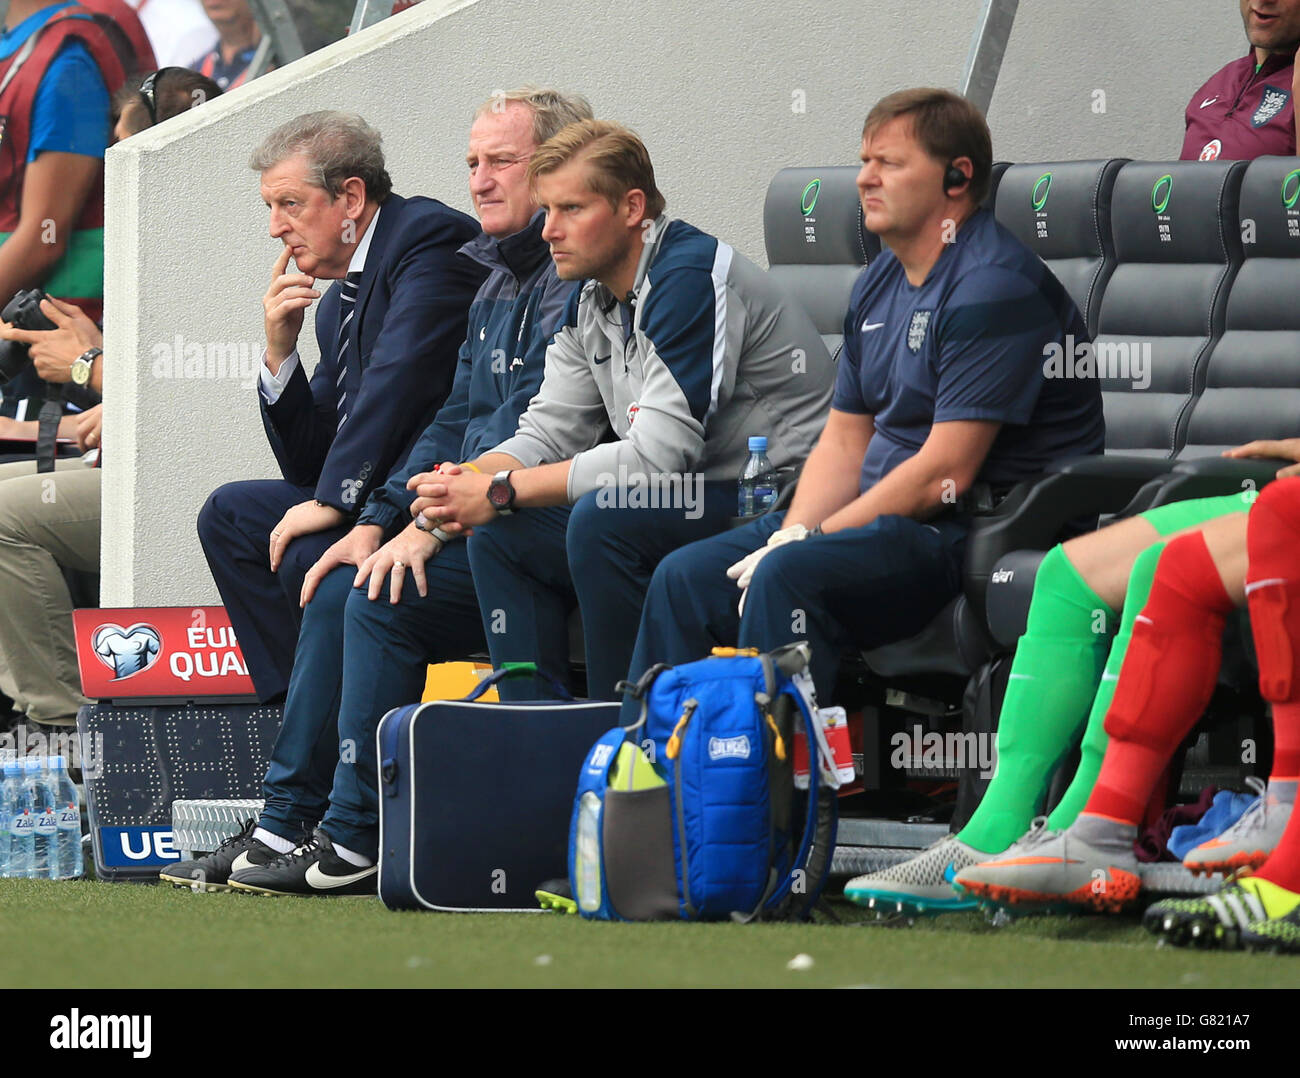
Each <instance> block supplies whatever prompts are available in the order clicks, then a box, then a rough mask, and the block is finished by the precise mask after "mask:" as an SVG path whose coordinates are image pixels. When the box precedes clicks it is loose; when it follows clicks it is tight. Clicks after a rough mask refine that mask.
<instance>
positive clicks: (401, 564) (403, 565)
mask: <svg viewBox="0 0 1300 1078" xmlns="http://www.w3.org/2000/svg"><path fill="white" fill-rule="evenodd" d="M393 568H394V569H405V568H406V562H404V561H396V560H394V561H393Z"/></svg>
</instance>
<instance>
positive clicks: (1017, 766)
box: [957, 546, 1115, 854]
mask: <svg viewBox="0 0 1300 1078" xmlns="http://www.w3.org/2000/svg"><path fill="white" fill-rule="evenodd" d="M1114 622H1115V613H1114V611H1112V610H1111V609H1110V607H1109V606H1107V605H1106V603H1104V602H1103V601H1102V600H1101V598H1100V597H1099V596H1098V595H1097V593H1096V592H1094V591H1093V590H1092V588H1090V587H1089V586H1088V585H1087V584H1086V583H1085V582H1084V579H1083V577H1081V576H1080V575H1079V573H1078V570H1076V569H1075V568H1074V566H1073V565H1071V564H1070V560H1069V558H1067V557H1066V556H1065V552H1064V551H1063V550H1062V549H1061V548H1060V547H1059V546H1057V547H1053V548H1052V549H1051V550H1050V551H1048V553H1047V556H1046V557H1045V558H1044V559H1043V561H1042V563H1041V564H1040V566H1039V568H1038V575H1037V576H1036V577H1035V579H1034V594H1033V598H1032V599H1031V601H1030V604H1029V617H1028V620H1027V623H1026V627H1025V634H1024V636H1022V637H1021V638H1020V642H1019V643H1018V644H1017V645H1016V657H1015V659H1014V660H1013V661H1012V664H1011V676H1010V678H1009V680H1008V681H1007V692H1006V697H1005V699H1004V700H1003V702H1002V712H1001V716H1000V718H999V720H998V741H997V746H998V762H997V767H996V769H995V771H994V773H993V779H992V781H991V782H990V783H989V787H988V790H987V791H986V792H985V794H984V798H983V800H981V801H980V804H979V807H978V808H977V809H976V810H975V814H974V815H973V816H972V817H971V819H970V822H969V823H967V824H966V826H965V827H963V828H962V829H961V832H960V833H959V834H958V836H957V837H958V838H959V839H960V840H961V841H962V842H964V843H966V844H967V845H968V846H973V847H974V848H975V849H977V850H980V851H982V852H984V853H990V854H992V853H1001V852H1002V851H1003V850H1005V849H1006V848H1007V847H1008V846H1010V845H1011V843H1013V842H1014V841H1015V840H1016V839H1018V838H1020V836H1021V835H1023V834H1024V833H1025V832H1026V831H1027V830H1028V829H1029V824H1030V822H1031V821H1032V820H1033V818H1034V816H1035V815H1036V814H1037V813H1038V811H1039V810H1040V808H1041V806H1042V802H1043V797H1044V796H1045V795H1046V793H1047V783H1048V782H1049V781H1050V780H1051V777H1052V774H1053V773H1054V772H1055V770H1056V767H1057V765H1058V763H1059V762H1060V760H1061V758H1062V757H1063V756H1064V755H1065V754H1066V753H1067V752H1068V751H1069V749H1070V747H1071V746H1072V745H1073V744H1074V741H1075V739H1076V738H1077V737H1078V734H1079V730H1080V728H1081V727H1082V726H1083V723H1084V720H1085V719H1086V718H1087V714H1088V706H1089V705H1090V704H1091V703H1092V699H1093V696H1094V694H1095V693H1096V690H1097V680H1098V678H1099V677H1100V676H1101V669H1102V664H1103V663H1104V662H1105V659H1106V651H1107V648H1108V644H1109V641H1110V635H1109V634H1110V633H1111V632H1112V631H1113V629H1114Z"/></svg>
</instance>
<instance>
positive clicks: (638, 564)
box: [469, 482, 736, 700]
mask: <svg viewBox="0 0 1300 1078" xmlns="http://www.w3.org/2000/svg"><path fill="white" fill-rule="evenodd" d="M691 494H692V495H693V496H692V497H691V498H690V500H689V504H687V502H686V501H684V500H679V501H678V506H679V507H677V508H651V507H648V506H642V505H638V503H637V500H636V498H635V497H630V496H628V495H627V494H626V493H625V492H619V491H592V492H591V493H588V494H585V495H584V496H583V497H581V498H579V499H578V501H577V503H576V504H575V505H574V506H573V509H572V511H571V512H570V513H568V514H567V517H568V519H567V521H563V520H561V519H560V518H559V517H555V518H553V519H552V520H551V521H550V522H548V523H547V524H545V525H544V526H543V525H542V524H540V522H537V521H536V519H535V517H534V514H536V513H538V512H539V510H535V509H525V510H522V511H521V512H519V513H515V514H512V515H510V516H505V517H498V518H497V519H496V520H494V521H493V522H492V523H490V524H487V525H485V526H483V527H480V528H476V529H475V531H474V534H473V536H471V537H470V539H469V559H470V565H471V566H472V567H473V570H474V580H475V584H476V587H477V590H478V599H479V607H480V610H481V611H482V615H483V626H484V628H485V629H486V630H487V640H488V648H489V650H490V652H491V655H492V665H493V666H497V667H499V666H500V665H501V663H502V662H503V661H515V662H518V661H528V660H532V661H536V662H537V663H538V665H539V666H541V667H542V668H543V669H546V670H548V671H550V672H551V673H553V674H555V675H556V676H559V677H563V675H564V672H565V670H566V669H567V667H568V631H567V627H566V619H567V615H568V611H569V610H571V609H572V606H573V603H574V602H575V601H576V603H577V605H578V607H579V609H580V610H581V612H582V631H583V638H584V645H585V650H586V661H587V695H588V696H590V697H592V698H593V699H597V700H614V699H617V698H618V694H617V693H616V692H615V691H614V686H615V685H616V684H617V683H618V682H619V681H620V680H621V679H622V678H623V677H624V675H625V674H626V673H627V670H628V663H629V661H630V660H631V657H632V647H633V644H634V643H635V641H636V631H637V624H638V622H639V620H640V617H641V605H642V603H643V602H644V600H645V593H646V588H647V587H648V586H649V584H650V578H651V575H652V574H653V573H654V571H655V566H657V565H658V564H659V563H660V561H661V560H662V559H663V558H664V556H665V555H666V554H668V553H670V552H671V551H673V550H676V549H677V548H678V547H680V546H683V545H684V544H686V543H692V542H694V541H695V540H697V539H703V538H705V537H707V536H710V535H714V534H716V533H717V532H719V531H721V530H722V529H724V528H726V527H727V526H728V524H729V523H730V520H731V518H732V516H733V514H734V513H735V511H736V484H735V483H734V482H721V483H703V484H700V485H699V487H698V488H696V487H692V488H691ZM542 512H553V511H552V510H543V511H542ZM501 690H502V692H501V696H502V699H512V700H518V699H527V698H536V695H537V690H536V689H535V688H530V687H528V683H527V682H526V681H525V682H516V683H513V684H512V683H510V682H504V683H502V685H501Z"/></svg>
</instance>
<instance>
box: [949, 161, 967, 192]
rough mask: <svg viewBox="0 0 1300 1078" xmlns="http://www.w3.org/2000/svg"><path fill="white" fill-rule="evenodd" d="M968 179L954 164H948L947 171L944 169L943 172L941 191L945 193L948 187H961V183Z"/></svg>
mask: <svg viewBox="0 0 1300 1078" xmlns="http://www.w3.org/2000/svg"><path fill="white" fill-rule="evenodd" d="M968 181H969V177H968V176H967V175H966V173H964V172H963V171H962V170H961V169H959V168H958V167H957V166H956V165H951V164H950V165H949V166H948V168H947V171H945V172H944V174H943V193H944V194H945V195H946V194H947V193H948V191H949V190H950V189H952V188H954V187H961V186H962V185H963V184H965V183H967V182H968Z"/></svg>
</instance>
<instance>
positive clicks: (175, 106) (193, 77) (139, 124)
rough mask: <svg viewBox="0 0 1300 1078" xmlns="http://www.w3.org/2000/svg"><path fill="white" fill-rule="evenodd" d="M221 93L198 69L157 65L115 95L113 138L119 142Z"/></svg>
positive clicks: (218, 87)
mask: <svg viewBox="0 0 1300 1078" xmlns="http://www.w3.org/2000/svg"><path fill="white" fill-rule="evenodd" d="M220 96H221V87H220V86H218V85H217V84H216V83H215V82H213V81H212V80H211V79H210V78H207V77H206V76H204V75H200V74H199V73H198V72H197V71H191V70H190V69H189V68H185V67H163V68H159V69H158V70H157V71H154V72H153V73H151V74H149V75H146V76H145V77H144V79H143V81H142V82H141V83H140V85H139V87H135V86H125V87H123V88H122V89H121V90H119V91H118V92H117V93H116V94H115V95H114V97H113V105H114V115H115V117H116V118H115V120H114V123H113V141H114V142H121V141H122V140H123V139H126V138H130V137H131V136H132V135H136V134H139V133H140V132H141V131H147V130H148V129H149V128H151V127H153V125H154V124H160V123H162V122H163V121H164V120H170V119H171V118H172V117H173V116H179V115H180V114H181V113H182V112H188V111H189V110H190V109H192V108H193V107H194V106H195V105H201V104H202V103H203V102H205V101H210V100H212V98H214V97H220Z"/></svg>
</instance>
